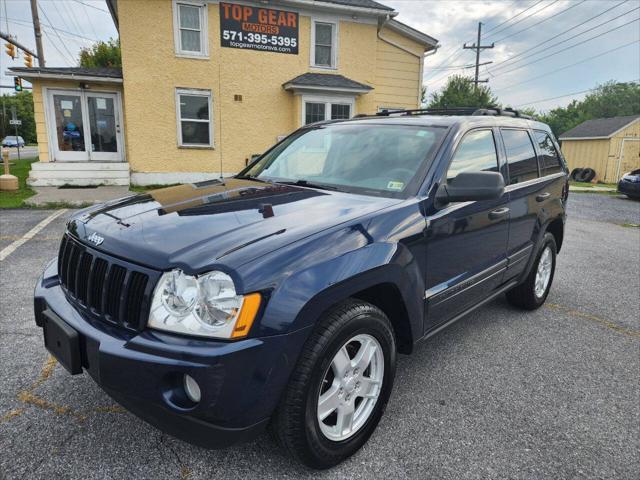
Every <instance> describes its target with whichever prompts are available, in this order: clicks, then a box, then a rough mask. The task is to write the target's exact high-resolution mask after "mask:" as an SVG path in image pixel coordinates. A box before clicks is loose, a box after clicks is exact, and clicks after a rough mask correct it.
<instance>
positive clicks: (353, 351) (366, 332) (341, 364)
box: [272, 300, 396, 469]
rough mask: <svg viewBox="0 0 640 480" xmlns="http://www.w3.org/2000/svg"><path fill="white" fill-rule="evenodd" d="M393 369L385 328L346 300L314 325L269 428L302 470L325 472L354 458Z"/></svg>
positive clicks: (364, 306)
mask: <svg viewBox="0 0 640 480" xmlns="http://www.w3.org/2000/svg"><path fill="white" fill-rule="evenodd" d="M395 364H396V345H395V338H394V334H393V329H392V327H391V324H390V322H389V320H388V318H387V317H386V315H385V314H384V313H383V312H382V311H381V310H380V309H378V308H377V307H375V306H373V305H371V304H369V303H366V302H362V301H356V300H349V301H347V302H345V303H343V304H340V305H338V306H336V307H335V308H334V309H332V310H331V311H330V312H329V313H328V314H327V315H326V316H325V317H324V319H323V320H322V321H321V322H320V323H319V324H318V325H317V327H316V329H315V330H314V332H313V333H312V334H311V336H310V338H309V340H308V341H307V342H306V344H305V346H304V348H303V351H302V353H301V355H300V360H299V362H298V365H297V366H296V368H295V370H294V372H293V374H292V377H291V380H290V382H289V385H288V386H287V389H286V391H285V393H284V395H283V398H282V401H281V403H280V405H279V407H278V409H277V411H276V414H275V416H274V419H273V424H272V427H273V431H274V433H275V435H276V438H277V439H278V440H279V442H280V443H281V444H282V445H283V446H284V447H285V449H286V450H288V452H289V453H290V454H291V455H292V456H294V457H295V458H297V459H298V460H299V461H301V462H302V463H304V464H305V465H307V466H309V467H312V468H318V469H324V468H329V467H332V466H334V465H336V464H338V463H339V462H341V461H342V460H344V459H346V458H347V457H349V456H351V455H352V454H354V453H355V452H356V451H357V450H358V449H359V448H360V447H361V446H362V445H363V444H364V443H365V442H366V441H367V440H368V438H369V437H370V436H371V434H372V433H373V431H374V430H375V428H376V426H377V425H378V422H379V420H380V418H381V416H382V413H383V411H384V408H385V406H386V403H387V400H388V399H389V395H390V394H391V389H392V387H393V378H394V374H395Z"/></svg>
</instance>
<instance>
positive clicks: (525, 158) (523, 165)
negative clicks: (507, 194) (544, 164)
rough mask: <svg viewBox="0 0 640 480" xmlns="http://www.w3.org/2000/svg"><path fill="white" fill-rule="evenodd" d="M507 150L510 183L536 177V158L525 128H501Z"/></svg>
mask: <svg viewBox="0 0 640 480" xmlns="http://www.w3.org/2000/svg"><path fill="white" fill-rule="evenodd" d="M501 133H502V139H503V140H504V148H505V150H506V151H507V162H508V164H509V178H510V179H511V181H510V182H509V184H510V185H513V184H515V183H522V182H526V181H527V180H533V179H534V178H538V160H537V159H536V152H535V150H534V149H533V144H532V143H531V139H530V138H529V134H528V133H527V132H526V131H525V130H510V129H509V130H501Z"/></svg>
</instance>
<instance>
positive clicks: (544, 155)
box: [535, 132, 562, 175]
mask: <svg viewBox="0 0 640 480" xmlns="http://www.w3.org/2000/svg"><path fill="white" fill-rule="evenodd" d="M535 137H536V142H537V143H538V149H539V150H540V169H541V170H542V175H552V174H554V173H560V172H562V163H561V160H560V155H558V151H557V150H556V147H555V145H554V144H553V140H551V137H550V136H549V134H548V133H545V132H535Z"/></svg>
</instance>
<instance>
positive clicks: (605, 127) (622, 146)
mask: <svg viewBox="0 0 640 480" xmlns="http://www.w3.org/2000/svg"><path fill="white" fill-rule="evenodd" d="M559 140H560V141H561V142H562V147H561V148H562V153H563V155H564V157H565V158H566V160H567V164H568V165H569V170H570V171H572V170H573V169H574V168H592V169H593V170H595V172H596V177H595V179H594V181H595V180H600V181H603V182H611V183H615V182H617V181H618V180H620V177H622V176H623V175H624V174H625V173H627V172H629V171H631V170H637V169H639V168H640V115H632V116H626V117H613V118H598V119H594V120H587V121H586V122H583V123H581V124H580V125H578V126H576V127H575V128H572V129H571V130H569V131H568V132H565V133H563V134H562V135H560V137H559Z"/></svg>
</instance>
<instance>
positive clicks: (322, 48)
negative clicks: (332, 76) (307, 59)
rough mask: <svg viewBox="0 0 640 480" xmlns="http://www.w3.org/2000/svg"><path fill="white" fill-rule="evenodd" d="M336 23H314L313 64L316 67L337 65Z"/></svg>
mask: <svg viewBox="0 0 640 480" xmlns="http://www.w3.org/2000/svg"><path fill="white" fill-rule="evenodd" d="M335 28H336V26H335V24H333V23H322V22H315V23H314V43H313V65H314V66H316V67H335V66H336V62H335V58H336V45H335V36H336V35H335Z"/></svg>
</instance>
